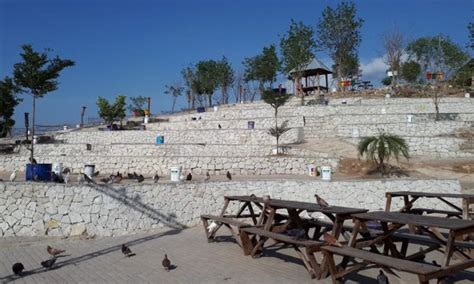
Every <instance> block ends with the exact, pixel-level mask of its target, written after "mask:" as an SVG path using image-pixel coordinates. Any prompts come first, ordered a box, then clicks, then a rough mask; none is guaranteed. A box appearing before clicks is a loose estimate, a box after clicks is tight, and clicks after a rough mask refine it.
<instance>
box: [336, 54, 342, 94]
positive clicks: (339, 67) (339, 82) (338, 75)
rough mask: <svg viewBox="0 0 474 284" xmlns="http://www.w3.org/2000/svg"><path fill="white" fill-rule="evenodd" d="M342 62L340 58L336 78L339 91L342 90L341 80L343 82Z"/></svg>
mask: <svg viewBox="0 0 474 284" xmlns="http://www.w3.org/2000/svg"><path fill="white" fill-rule="evenodd" d="M341 64H342V62H341V58H338V59H337V68H336V69H337V71H336V72H337V77H336V79H337V80H336V89H337V90H338V91H340V90H341V80H342V66H341Z"/></svg>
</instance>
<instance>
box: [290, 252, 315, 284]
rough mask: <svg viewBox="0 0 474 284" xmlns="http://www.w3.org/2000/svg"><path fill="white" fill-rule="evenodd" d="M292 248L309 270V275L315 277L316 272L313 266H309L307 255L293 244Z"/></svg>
mask: <svg viewBox="0 0 474 284" xmlns="http://www.w3.org/2000/svg"><path fill="white" fill-rule="evenodd" d="M293 248H294V249H295V251H296V253H297V254H298V255H299V256H300V258H301V260H302V261H303V264H304V266H305V267H306V269H307V270H308V272H309V275H310V276H311V278H312V279H314V278H316V276H318V275H316V272H315V271H314V269H313V267H312V266H311V263H310V261H309V259H308V258H307V255H306V254H304V253H303V252H302V251H301V250H300V248H299V247H298V246H297V245H293Z"/></svg>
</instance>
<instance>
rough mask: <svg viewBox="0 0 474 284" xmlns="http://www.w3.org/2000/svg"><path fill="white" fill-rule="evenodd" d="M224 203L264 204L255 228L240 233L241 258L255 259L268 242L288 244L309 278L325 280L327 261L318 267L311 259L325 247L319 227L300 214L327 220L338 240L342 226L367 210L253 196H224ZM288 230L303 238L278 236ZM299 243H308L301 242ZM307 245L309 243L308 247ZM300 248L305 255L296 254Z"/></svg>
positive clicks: (299, 252)
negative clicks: (300, 233)
mask: <svg viewBox="0 0 474 284" xmlns="http://www.w3.org/2000/svg"><path fill="white" fill-rule="evenodd" d="M226 200H229V201H230V200H239V201H244V202H258V203H260V204H263V208H262V212H263V213H262V214H260V216H259V218H258V221H257V224H256V226H255V228H242V229H241V234H240V236H241V243H242V248H243V249H244V254H250V255H252V256H255V255H256V254H257V253H258V252H259V251H261V249H262V248H263V246H264V244H265V242H266V241H267V240H268V239H274V240H277V241H282V242H286V243H291V244H292V245H293V246H294V248H295V250H296V251H297V253H298V254H299V255H300V257H301V259H302V260H303V263H304V264H305V266H306V268H307V269H308V272H309V273H310V275H311V277H318V278H321V277H323V276H325V275H326V273H327V272H328V270H327V269H326V260H325V259H324V258H323V261H322V264H321V265H319V263H318V262H317V261H316V258H315V257H314V253H316V252H319V251H320V249H319V248H320V246H322V245H323V244H324V243H323V242H322V241H320V240H319V238H320V237H321V235H322V234H321V231H320V230H321V226H320V225H318V223H311V222H309V221H308V220H307V218H302V216H301V214H302V213H303V212H305V211H306V212H308V213H313V212H320V213H322V214H324V215H325V216H327V217H328V218H329V219H330V220H331V221H332V222H333V226H332V230H331V234H332V236H333V237H335V238H336V239H338V238H339V236H340V234H341V232H342V231H343V224H344V221H345V220H349V219H352V217H351V215H352V214H357V213H363V212H367V211H368V210H366V209H359V208H349V207H340V206H328V207H321V206H320V205H318V204H316V203H310V202H301V201H292V200H281V199H270V200H268V201H266V202H265V201H264V200H263V198H260V197H255V196H226ZM281 210H284V211H286V212H284V213H283V214H281V212H278V211H281ZM278 214H280V215H281V216H287V218H286V219H283V218H276V216H278ZM280 221H281V222H280ZM312 227H314V228H315V230H314V232H313V236H309V229H310V228H312ZM288 229H291V230H299V231H303V232H304V236H295V237H294V238H290V239H289V238H288V237H287V236H286V235H285V236H282V234H281V233H284V232H285V231H287V230H288ZM248 233H250V234H254V235H255V236H258V241H256V240H255V239H252V238H250V237H249V235H248ZM276 233H280V234H276ZM301 240H307V241H306V242H303V241H301ZM310 241H312V242H310ZM308 242H310V243H309V244H308ZM300 246H306V248H305V252H304V253H303V252H301V251H300V250H299V247H300Z"/></svg>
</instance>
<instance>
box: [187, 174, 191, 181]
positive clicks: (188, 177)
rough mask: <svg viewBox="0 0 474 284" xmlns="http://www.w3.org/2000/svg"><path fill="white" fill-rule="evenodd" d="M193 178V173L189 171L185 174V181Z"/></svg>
mask: <svg viewBox="0 0 474 284" xmlns="http://www.w3.org/2000/svg"><path fill="white" fill-rule="evenodd" d="M192 179H193V175H192V174H191V173H189V174H188V175H187V176H186V180H187V181H191V180H192Z"/></svg>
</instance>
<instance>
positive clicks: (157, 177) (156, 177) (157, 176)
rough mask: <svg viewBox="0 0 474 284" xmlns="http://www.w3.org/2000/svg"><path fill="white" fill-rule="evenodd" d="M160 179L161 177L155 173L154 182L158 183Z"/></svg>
mask: <svg viewBox="0 0 474 284" xmlns="http://www.w3.org/2000/svg"><path fill="white" fill-rule="evenodd" d="M159 179H160V176H159V175H158V173H155V175H154V176H153V182H154V183H157V182H158V180H159Z"/></svg>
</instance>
